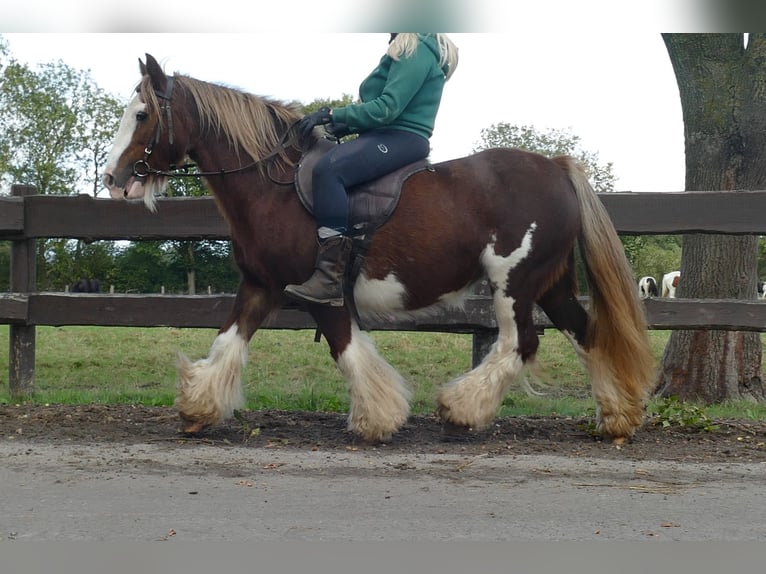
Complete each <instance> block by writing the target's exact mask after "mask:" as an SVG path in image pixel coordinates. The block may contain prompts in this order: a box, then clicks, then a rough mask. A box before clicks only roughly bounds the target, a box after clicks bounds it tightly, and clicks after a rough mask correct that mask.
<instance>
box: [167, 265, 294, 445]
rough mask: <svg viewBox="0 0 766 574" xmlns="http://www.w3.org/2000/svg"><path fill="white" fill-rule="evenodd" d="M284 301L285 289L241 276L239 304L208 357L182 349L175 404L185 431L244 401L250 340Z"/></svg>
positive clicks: (210, 421)
mask: <svg viewBox="0 0 766 574" xmlns="http://www.w3.org/2000/svg"><path fill="white" fill-rule="evenodd" d="M280 301H281V299H280V298H279V295H275V294H273V293H271V292H269V291H267V290H265V289H263V288H260V287H256V286H254V285H249V284H247V283H246V282H245V281H244V280H243V281H241V282H240V284H239V290H238V291H237V296H236V298H235V300H234V308H233V309H232V311H231V313H230V314H229V317H228V319H227V320H226V322H225V323H224V325H223V326H222V327H221V329H220V330H219V331H218V335H217V336H216V338H215V340H214V341H213V344H212V346H211V347H210V352H209V353H208V356H207V358H205V359H200V360H198V361H195V362H192V361H190V360H189V359H188V358H187V357H186V356H184V355H183V354H182V353H179V354H178V359H177V361H176V368H177V370H178V388H177V392H176V403H175V404H176V408H177V409H178V413H179V415H180V417H181V420H182V421H183V422H182V428H181V430H182V431H183V432H186V433H196V432H199V431H201V430H202V429H204V428H205V427H208V426H210V425H214V424H217V423H219V422H221V421H223V420H225V419H227V418H229V417H230V416H231V415H232V413H233V412H234V410H235V409H238V408H240V407H241V406H242V405H243V404H244V396H243V393H242V380H241V375H242V367H244V365H245V363H246V362H247V345H248V343H249V342H250V339H251V338H252V336H253V334H254V333H255V331H256V330H257V329H258V327H259V326H260V324H261V323H262V322H263V320H264V319H265V318H266V316H267V315H268V314H269V313H270V312H271V311H272V310H273V309H274V308H275V307H276V306H277V305H278V304H279V303H280Z"/></svg>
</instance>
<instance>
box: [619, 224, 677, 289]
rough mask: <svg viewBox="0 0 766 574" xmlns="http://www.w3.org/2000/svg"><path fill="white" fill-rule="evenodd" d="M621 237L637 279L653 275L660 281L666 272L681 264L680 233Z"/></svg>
mask: <svg viewBox="0 0 766 574" xmlns="http://www.w3.org/2000/svg"><path fill="white" fill-rule="evenodd" d="M621 239H622V243H623V246H624V247H625V254H626V255H627V257H628V261H629V262H630V264H631V267H632V268H633V273H634V274H635V277H636V278H637V279H638V278H639V277H643V276H645V275H651V276H652V277H654V278H655V279H656V280H657V281H658V282H659V281H661V280H662V276H663V275H664V274H665V273H668V272H669V271H673V270H676V269H679V268H680V266H681V237H680V236H678V235H638V236H629V237H626V236H623V237H621Z"/></svg>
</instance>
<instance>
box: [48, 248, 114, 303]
mask: <svg viewBox="0 0 766 574" xmlns="http://www.w3.org/2000/svg"><path fill="white" fill-rule="evenodd" d="M116 253H117V249H116V247H115V244H114V242H112V241H95V242H91V243H87V242H85V241H78V240H74V239H40V240H38V242H37V270H38V271H37V287H38V289H40V290H43V291H62V290H64V288H65V287H66V286H67V285H71V284H72V283H74V282H75V281H77V280H79V279H87V278H96V279H99V281H101V282H109V281H110V280H111V278H112V276H113V274H114V266H115V255H116Z"/></svg>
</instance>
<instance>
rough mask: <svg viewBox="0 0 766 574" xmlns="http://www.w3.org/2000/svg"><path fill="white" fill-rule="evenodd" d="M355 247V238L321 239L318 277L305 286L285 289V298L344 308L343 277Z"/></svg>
mask: <svg viewBox="0 0 766 574" xmlns="http://www.w3.org/2000/svg"><path fill="white" fill-rule="evenodd" d="M351 243H352V242H351V238H350V237H346V236H345V235H335V236H333V237H328V238H327V239H320V240H319V251H318V252H317V259H316V263H315V264H314V274H313V275H312V276H311V277H309V279H308V280H307V281H306V282H305V283H303V284H302V285H288V286H287V287H285V295H287V296H288V297H290V298H291V299H295V300H297V301H306V302H309V303H318V304H319V305H330V306H333V307H342V306H343V277H344V275H345V274H346V264H347V263H348V258H349V255H350V254H351Z"/></svg>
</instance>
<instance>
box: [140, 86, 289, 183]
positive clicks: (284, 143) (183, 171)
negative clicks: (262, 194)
mask: <svg viewBox="0 0 766 574" xmlns="http://www.w3.org/2000/svg"><path fill="white" fill-rule="evenodd" d="M173 80H174V78H173V76H167V84H166V86H165V91H164V92H161V91H159V90H156V89H155V90H154V94H155V95H156V96H157V99H158V100H160V102H161V104H160V118H159V119H158V120H157V127H156V128H155V129H154V136H153V137H152V141H150V142H149V144H148V145H147V146H146V147H145V148H144V157H143V159H139V160H138V161H137V162H136V163H134V164H133V175H134V176H135V177H137V178H139V179H144V178H146V177H148V176H150V175H159V176H165V177H205V176H212V175H227V174H231V173H238V172H240V171H245V170H246V169H250V168H251V167H254V166H256V165H258V164H259V163H263V162H267V161H270V160H272V159H274V158H275V157H277V156H279V154H280V153H282V152H283V151H284V150H285V149H287V147H294V148H296V149H298V150H299V151H301V153H302V150H301V148H300V146H298V145H296V144H295V141H294V140H295V138H294V137H293V136H292V135H291V134H292V133H293V128H294V127H295V126H296V125H297V123H298V121H295V122H293V124H291V125H290V126H288V128H287V129H286V130H285V132H284V133H283V134H282V137H281V138H280V139H279V143H278V144H277V145H276V147H275V148H274V149H273V150H272V151H271V152H270V153H269V154H267V155H266V156H264V157H262V158H261V159H258V160H255V161H253V162H252V163H249V164H247V165H244V166H240V167H237V168H234V169H219V170H218V171H195V172H190V171H189V170H190V169H192V168H194V167H196V166H195V165H194V164H192V163H187V164H184V165H182V166H180V167H176V166H175V165H174V164H171V165H170V166H169V167H168V169H167V170H161V169H155V168H153V167H151V166H150V165H149V156H151V155H152V150H153V149H154V146H155V145H157V144H158V143H159V141H160V132H161V126H162V120H161V116H162V114H163V113H164V114H165V115H166V116H167V122H168V143H169V144H170V148H171V151H172V149H173V114H172V112H171V106H170V100H171V98H172V97H173ZM268 165H269V166H270V165H271V163H269V164H268ZM267 175H268V176H269V179H271V181H273V182H274V183H277V184H280V185H291V184H292V183H293V181H292V180H291V181H278V180H276V179H274V178H273V177H271V174H269V173H268V168H267Z"/></svg>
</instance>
